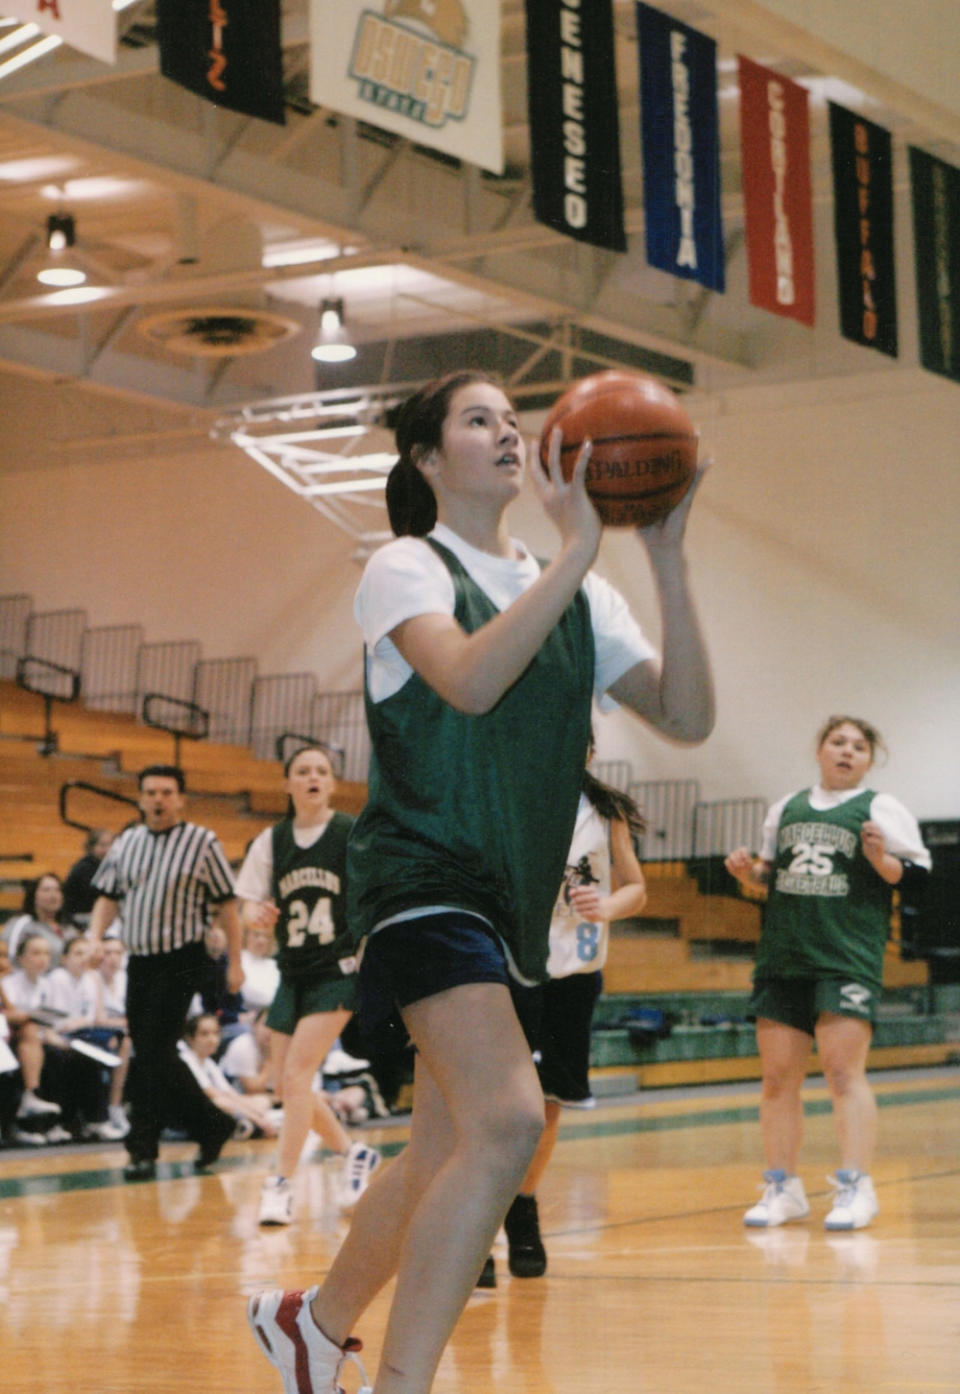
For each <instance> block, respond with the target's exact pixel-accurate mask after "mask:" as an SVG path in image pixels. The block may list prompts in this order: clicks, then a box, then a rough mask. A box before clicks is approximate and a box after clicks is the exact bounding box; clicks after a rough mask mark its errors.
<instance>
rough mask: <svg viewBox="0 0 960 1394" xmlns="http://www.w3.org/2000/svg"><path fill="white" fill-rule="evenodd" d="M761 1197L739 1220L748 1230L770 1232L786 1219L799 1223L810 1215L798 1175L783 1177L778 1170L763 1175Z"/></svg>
mask: <svg viewBox="0 0 960 1394" xmlns="http://www.w3.org/2000/svg"><path fill="white" fill-rule="evenodd" d="M763 1179H764V1182H765V1185H764V1188H763V1195H762V1196H761V1197H760V1199H759V1200H758V1201H757V1203H756V1205H751V1207H750V1209H749V1210H748V1211H747V1213H746V1214H745V1215H744V1217H743V1223H744V1224H745V1225H749V1226H750V1227H751V1228H754V1227H755V1228H757V1229H772V1228H773V1226H774V1225H785V1224H786V1223H787V1221H788V1220H802V1219H803V1217H804V1216H805V1215H809V1214H810V1206H809V1205H808V1204H807V1197H806V1193H805V1191H804V1189H803V1182H802V1181H801V1180H800V1177H799V1176H787V1174H786V1172H784V1171H780V1170H778V1169H775V1170H772V1171H765V1172H764V1173H763Z"/></svg>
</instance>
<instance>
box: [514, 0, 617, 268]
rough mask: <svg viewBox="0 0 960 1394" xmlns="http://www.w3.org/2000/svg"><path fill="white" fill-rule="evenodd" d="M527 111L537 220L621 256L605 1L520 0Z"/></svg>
mask: <svg viewBox="0 0 960 1394" xmlns="http://www.w3.org/2000/svg"><path fill="white" fill-rule="evenodd" d="M526 5H527V109H528V113H529V120H530V163H531V174H532V178H533V210H534V213H535V215H536V217H537V220H538V222H541V223H545V224H546V225H547V227H551V228H555V229H556V231H557V232H562V233H565V234H566V235H567V236H568V237H575V238H577V239H578V240H579V241H580V242H589V243H590V244H591V246H594V247H605V248H607V249H608V250H609V251H614V252H624V251H626V248H627V239H626V233H625V231H624V226H623V188H622V183H621V178H620V122H619V118H618V115H617V90H616V82H615V81H614V52H613V9H612V6H611V4H610V0H592V3H591V4H590V5H582V4H581V3H580V0H526Z"/></svg>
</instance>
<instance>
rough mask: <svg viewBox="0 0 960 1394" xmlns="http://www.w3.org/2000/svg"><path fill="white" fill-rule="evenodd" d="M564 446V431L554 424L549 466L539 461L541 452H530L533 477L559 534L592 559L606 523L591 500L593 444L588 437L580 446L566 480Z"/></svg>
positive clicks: (548, 454)
mask: <svg viewBox="0 0 960 1394" xmlns="http://www.w3.org/2000/svg"><path fill="white" fill-rule="evenodd" d="M562 445H563V432H562V431H561V430H560V427H559V426H555V427H554V429H553V430H552V431H551V432H550V444H549V448H548V452H547V467H546V469H544V467H543V466H542V464H541V462H540V456H539V452H538V451H537V450H533V451H532V452H531V454H532V457H533V459H532V468H531V470H530V474H531V478H532V479H533V485H534V488H535V489H536V491H537V495H538V497H539V499H540V502H541V503H542V504H543V508H544V511H545V512H546V514H547V516H548V518H549V519H550V521H551V522H552V523H553V524H554V526H555V527H556V529H557V531H558V532H559V533H560V537H561V539H562V541H563V542H564V544H569V545H573V546H576V545H581V546H582V547H583V548H584V550H585V551H586V552H587V553H588V554H589V558H590V560H591V561H592V560H593V558H594V557H595V556H596V554H597V549H598V547H599V546H600V535H601V533H602V531H603V525H602V523H601V522H600V519H599V517H598V515H597V510H596V509H595V508H594V506H593V504H592V503H591V502H590V495H589V494H588V493H587V489H586V484H585V479H586V474H587V465H588V464H589V462H590V452H591V450H592V448H593V447H592V443H591V442H590V441H589V440H585V441H584V442H583V444H582V445H581V447H580V451H579V453H578V455H577V462H576V464H575V465H574V467H573V474H572V475H571V477H570V479H569V481H568V480H566V479H564V477H563V469H562V467H561V464H560V449H561V446H562Z"/></svg>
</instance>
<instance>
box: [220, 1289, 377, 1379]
mask: <svg viewBox="0 0 960 1394" xmlns="http://www.w3.org/2000/svg"><path fill="white" fill-rule="evenodd" d="M316 1291H317V1289H316V1288H315V1287H312V1288H307V1290H306V1291H305V1292H281V1291H279V1290H276V1291H274V1292H258V1293H255V1294H254V1296H253V1297H251V1298H250V1301H249V1302H248V1303H247V1320H248V1321H249V1323H250V1329H251V1330H252V1332H253V1335H254V1338H255V1340H256V1342H257V1345H258V1346H259V1347H260V1349H261V1350H262V1351H263V1353H264V1355H265V1356H266V1357H267V1359H268V1360H269V1361H270V1363H271V1365H274V1366H275V1367H276V1368H277V1369H278V1370H279V1371H280V1377H281V1379H282V1380H283V1391H284V1394H341V1390H340V1381H339V1375H340V1371H341V1369H342V1368H343V1366H344V1365H345V1364H346V1362H347V1361H348V1360H353V1361H355V1362H356V1364H357V1365H358V1366H359V1368H360V1378H361V1379H362V1381H363V1384H362V1386H361V1388H360V1390H359V1394H372V1390H371V1388H370V1384H369V1381H368V1380H367V1373H366V1371H365V1370H364V1368H363V1365H362V1364H361V1363H360V1360H359V1359H358V1357H357V1354H356V1353H357V1351H359V1350H361V1349H362V1344H361V1342H360V1341H358V1340H356V1338H355V1337H353V1336H351V1337H350V1338H349V1339H348V1341H347V1343H346V1345H345V1346H343V1347H342V1348H341V1347H340V1346H338V1345H335V1344H334V1342H333V1341H330V1340H328V1339H327V1337H326V1336H324V1334H323V1332H322V1331H321V1330H320V1329H319V1327H318V1326H317V1324H316V1322H315V1321H314V1319H313V1317H312V1315H311V1313H310V1303H311V1302H312V1301H313V1298H314V1296H315V1295H316Z"/></svg>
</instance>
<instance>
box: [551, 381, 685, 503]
mask: <svg viewBox="0 0 960 1394" xmlns="http://www.w3.org/2000/svg"><path fill="white" fill-rule="evenodd" d="M555 426H559V427H560V429H561V431H562V432H563V445H562V447H561V452H560V461H561V466H562V469H563V475H564V478H565V479H569V478H570V476H571V475H572V473H573V467H574V465H575V464H576V461H577V456H578V454H579V453H580V446H581V445H582V444H583V441H584V440H585V439H587V438H589V439H590V440H591V441H592V442H593V452H592V454H591V456H590V462H589V464H588V465H587V478H586V485H587V493H588V494H589V495H590V498H591V499H592V501H593V505H594V507H595V508H596V510H597V512H598V513H599V515H600V520H601V522H602V523H603V524H604V526H605V527H611V528H628V527H646V526H647V525H648V524H650V523H657V522H660V520H661V519H663V518H665V517H666V516H667V514H668V513H670V512H671V511H672V510H673V509H674V508H676V506H677V504H678V503H679V502H680V500H681V499H682V498H683V496H684V494H686V492H687V490H688V489H689V488H690V485H691V484H692V482H693V476H694V472H695V470H696V467H697V445H698V441H697V433H696V431H695V429H694V426H693V422H692V421H691V420H690V418H689V416H688V415H687V413H686V412H685V411H684V409H683V407H682V406H681V405H680V401H679V399H678V398H677V396H676V395H675V393H673V392H671V391H670V389H669V387H664V385H663V383H661V382H658V381H657V379H656V378H652V377H648V376H647V374H646V373H631V372H626V371H622V370H620V369H618V368H614V369H611V370H610V371H608V372H603V373H594V374H592V375H591V376H590V377H588V378H581V380H580V381H579V382H576V383H574V385H573V386H572V387H570V388H568V389H567V391H566V392H565V393H564V394H563V396H562V397H560V398H559V399H558V400H557V401H556V402H555V403H554V405H553V407H552V408H551V410H550V412H549V414H548V416H547V419H546V421H545V422H544V425H543V431H542V432H541V436H540V459H541V462H542V463H543V466H544V468H546V466H547V459H548V451H549V448H550V433H551V431H552V430H553V428H554V427H555Z"/></svg>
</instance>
